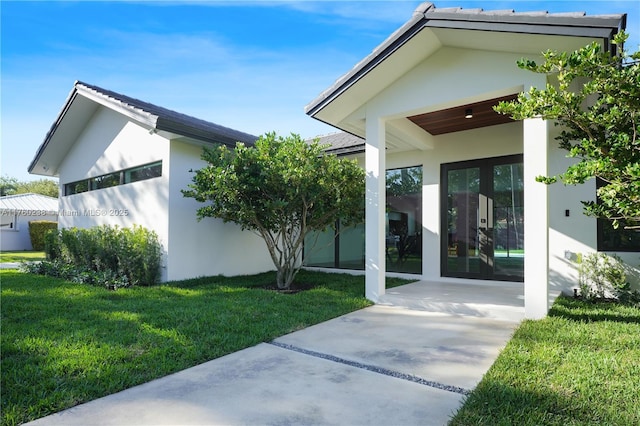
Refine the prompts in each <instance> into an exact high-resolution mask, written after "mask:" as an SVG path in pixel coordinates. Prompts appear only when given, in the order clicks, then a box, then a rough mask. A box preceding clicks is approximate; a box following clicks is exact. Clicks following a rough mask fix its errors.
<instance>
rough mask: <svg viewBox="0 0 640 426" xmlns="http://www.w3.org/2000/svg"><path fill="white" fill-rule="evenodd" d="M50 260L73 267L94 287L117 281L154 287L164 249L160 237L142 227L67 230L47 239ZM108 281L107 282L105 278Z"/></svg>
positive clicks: (123, 283)
mask: <svg viewBox="0 0 640 426" xmlns="http://www.w3.org/2000/svg"><path fill="white" fill-rule="evenodd" d="M45 246H46V247H45V253H46V255H47V259H48V260H49V261H51V262H55V263H56V264H66V265H71V266H73V267H74V269H75V270H76V271H79V274H80V275H83V276H85V277H86V278H87V277H88V278H89V279H81V280H82V281H85V282H86V281H90V282H91V283H95V282H94V281H96V279H95V277H96V276H97V277H100V279H98V281H99V282H100V283H103V281H104V283H107V284H108V282H109V281H117V282H118V283H119V286H122V285H152V284H156V283H158V282H159V281H160V265H161V261H162V246H161V244H160V242H159V240H158V235H157V234H156V233H155V232H153V231H150V230H148V229H146V228H143V227H142V226H137V225H134V226H133V228H119V227H118V226H108V225H103V226H98V227H94V228H89V229H81V228H68V229H61V230H59V231H58V232H53V233H51V234H49V235H48V236H47V238H46V244H45ZM105 277H106V278H105Z"/></svg>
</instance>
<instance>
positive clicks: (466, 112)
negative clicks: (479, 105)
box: [464, 108, 473, 118]
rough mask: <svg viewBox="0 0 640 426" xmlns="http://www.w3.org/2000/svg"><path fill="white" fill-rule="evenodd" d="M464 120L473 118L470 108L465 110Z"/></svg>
mask: <svg viewBox="0 0 640 426" xmlns="http://www.w3.org/2000/svg"><path fill="white" fill-rule="evenodd" d="M464 118H473V111H472V110H471V108H467V109H466V110H465V112H464Z"/></svg>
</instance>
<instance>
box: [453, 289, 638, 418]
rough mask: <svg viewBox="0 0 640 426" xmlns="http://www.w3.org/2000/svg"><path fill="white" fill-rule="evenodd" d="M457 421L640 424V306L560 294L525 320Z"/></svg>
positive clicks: (457, 416) (458, 415)
mask: <svg viewBox="0 0 640 426" xmlns="http://www.w3.org/2000/svg"><path fill="white" fill-rule="evenodd" d="M450 425H451V426H459V425H492V426H493V425H532V426H533V425H536V426H541V425H576V426H577V425H594V426H595V425H640V309H637V308H631V307H624V306H620V305H616V304H607V303H600V304H591V303H588V302H581V301H579V300H574V299H571V298H560V299H558V300H557V301H556V303H555V304H554V306H553V308H552V309H551V312H550V314H549V316H548V317H547V318H545V319H542V320H539V321H525V322H523V323H522V324H521V325H520V327H519V328H518V330H517V331H516V332H515V334H514V336H513V338H512V339H511V341H510V342H509V343H508V344H507V346H506V348H505V349H504V350H503V352H502V353H501V354H500V356H499V357H498V359H497V360H496V362H495V363H494V365H493V366H492V367H491V368H490V369H489V371H488V372H487V374H486V375H485V376H484V378H483V379H482V381H481V382H480V384H479V385H478V386H477V388H476V389H475V390H474V391H473V392H472V393H471V395H470V396H469V398H468V399H467V401H466V403H465V405H464V406H463V407H462V408H461V410H460V411H459V412H458V414H457V415H456V416H455V417H454V419H453V420H452V421H451V423H450Z"/></svg>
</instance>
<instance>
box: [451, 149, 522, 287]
mask: <svg viewBox="0 0 640 426" xmlns="http://www.w3.org/2000/svg"><path fill="white" fill-rule="evenodd" d="M441 183H442V203H441V206H442V214H441V217H442V218H443V221H442V237H443V238H442V253H441V270H442V275H443V276H449V277H462V278H477V279H495V280H507V281H522V280H523V277H524V234H523V230H524V218H523V213H524V210H523V198H524V185H523V180H522V156H509V157H498V158H491V159H483V160H475V161H467V162H461V163H450V164H443V165H442V170H441Z"/></svg>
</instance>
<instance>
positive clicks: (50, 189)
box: [0, 176, 58, 198]
mask: <svg viewBox="0 0 640 426" xmlns="http://www.w3.org/2000/svg"><path fill="white" fill-rule="evenodd" d="M29 193H33V194H41V195H47V196H49V197H54V198H58V183H57V182H56V181H55V180H52V179H38V180H32V181H19V180H18V179H16V178H14V177H10V176H1V177H0V195H2V196H5V195H17V194H29Z"/></svg>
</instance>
